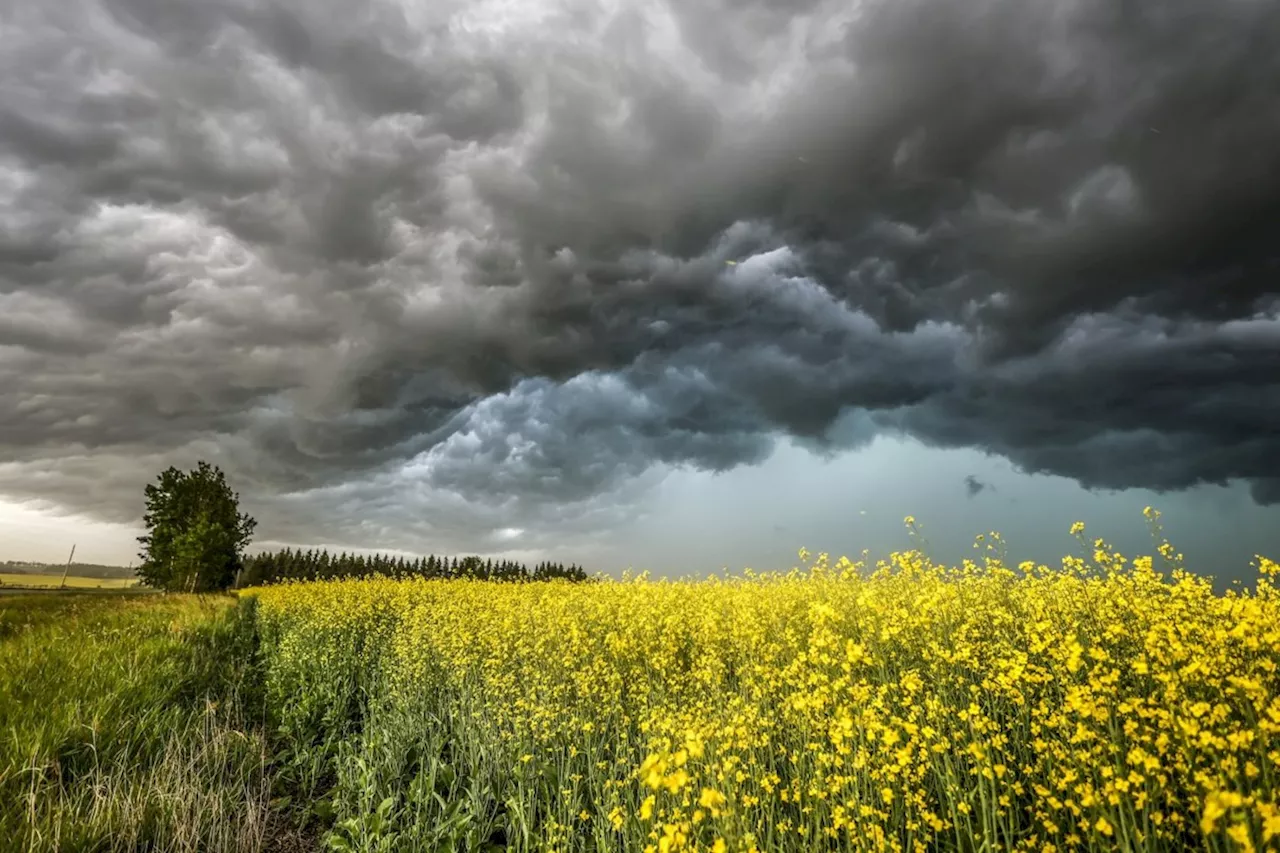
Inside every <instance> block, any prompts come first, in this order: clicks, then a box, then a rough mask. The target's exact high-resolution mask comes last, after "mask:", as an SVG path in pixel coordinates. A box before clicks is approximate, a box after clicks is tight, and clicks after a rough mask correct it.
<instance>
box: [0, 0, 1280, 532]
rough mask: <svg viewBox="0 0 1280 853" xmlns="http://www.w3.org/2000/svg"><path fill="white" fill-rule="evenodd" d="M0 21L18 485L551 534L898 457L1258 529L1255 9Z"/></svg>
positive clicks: (1273, 104)
mask: <svg viewBox="0 0 1280 853" xmlns="http://www.w3.org/2000/svg"><path fill="white" fill-rule="evenodd" d="M0 20H2V21H3V27H2V28H0V491H3V492H5V493H8V494H10V495H13V496H18V497H39V498H43V499H47V500H51V501H54V502H56V503H58V504H59V505H61V506H64V507H68V508H74V509H79V510H86V511H90V512H92V513H95V514H97V515H100V516H104V517H107V516H109V517H132V515H133V514H134V511H133V509H128V510H126V509H122V507H126V506H127V507H133V504H134V503H136V501H135V496H136V492H137V490H138V488H139V487H140V484H141V482H143V481H144V480H145V479H146V478H147V477H148V476H150V473H151V468H152V467H153V466H154V465H156V464H160V463H161V462H162V461H164V460H170V459H172V460H177V461H188V462H189V461H191V460H193V459H194V458H196V457H198V456H204V457H209V458H216V459H217V460H219V461H220V462H221V463H222V464H224V465H225V466H226V467H228V468H229V469H231V470H232V471H233V472H234V473H235V474H236V475H237V476H238V477H239V478H240V482H242V483H244V484H245V485H244V486H242V488H244V490H245V491H246V492H248V491H251V490H252V491H253V492H254V493H256V494H259V495H261V496H262V498H261V499H262V500H264V501H278V500H283V499H282V498H281V499H277V498H273V497H271V496H272V495H280V494H282V493H286V492H304V493H308V494H310V495H312V497H313V499H314V500H315V501H317V504H316V506H323V507H324V508H325V510H324V511H325V512H326V513H330V515H332V514H333V513H337V514H344V513H345V514H351V513H353V512H355V510H353V509H352V506H353V504H352V503H351V502H355V503H357V504H359V505H360V506H363V507H365V508H366V509H367V511H368V514H369V517H370V518H371V519H376V520H375V521H371V522H370V523H376V524H383V525H384V526H385V525H387V524H391V521H390V519H393V518H394V517H395V516H396V512H395V511H394V509H393V508H392V507H390V506H389V505H388V504H387V502H386V499H385V497H384V498H382V499H380V498H378V495H380V494H381V495H384V496H385V495H386V494H389V493H391V492H395V493H396V494H401V493H402V491H403V489H412V488H418V489H422V490H427V491H429V492H431V494H434V495H436V496H437V497H435V498H432V499H431V500H433V501H437V502H438V501H454V500H461V501H463V504H464V505H465V506H467V507H470V508H471V509H469V510H465V511H464V510H463V509H457V510H456V513H455V515H456V516H457V517H456V518H455V520H454V521H453V522H451V523H452V524H453V525H454V526H455V529H462V528H465V527H467V524H466V523H465V522H464V521H462V520H460V519H461V518H462V517H463V516H465V515H466V513H467V512H471V513H472V516H471V517H473V518H480V517H481V515H485V512H487V511H485V512H481V511H480V510H479V509H477V507H486V506H487V507H493V506H499V505H501V506H504V507H505V508H506V511H507V512H508V515H510V516H511V517H516V518H524V519H526V520H528V522H529V524H535V523H537V524H544V525H545V524H550V523H551V520H550V516H548V515H547V513H552V515H554V516H555V517H556V518H560V519H561V521H563V519H564V518H565V517H567V516H568V515H573V514H577V515H579V516H580V515H581V514H582V510H581V507H582V506H586V505H587V504H590V503H591V502H592V501H596V502H599V501H602V500H603V499H602V498H600V496H601V495H605V494H614V493H617V491H618V490H619V489H624V488H626V484H627V483H629V482H632V481H633V480H634V479H635V478H637V477H640V476H641V475H643V474H644V472H646V471H649V470H653V466H655V465H661V466H681V465H691V466H694V467H697V468H703V469H708V470H725V469H727V468H730V467H733V466H735V465H740V464H747V463H752V462H755V461H758V460H760V459H762V458H764V457H765V456H766V455H767V454H768V453H769V451H770V448H771V446H772V442H773V440H774V438H775V437H776V436H777V435H779V434H782V433H787V434H791V435H793V436H796V437H797V438H799V439H800V440H801V441H802V442H804V443H806V444H807V446H811V447H813V448H815V449H818V450H822V449H823V448H830V447H835V446H841V445H844V444H847V443H849V442H861V441H865V440H866V438H867V436H868V435H869V434H871V433H872V432H874V430H876V429H886V430H899V431H905V432H907V433H910V434H912V435H915V436H917V437H920V438H922V439H924V440H926V441H928V442H931V443H935V444H939V445H946V446H974V447H980V448H984V449H986V450H989V451H991V452H994V453H998V454H1001V455H1004V456H1006V457H1008V458H1010V459H1012V460H1013V461H1015V462H1016V463H1018V464H1019V465H1020V466H1022V467H1024V468H1026V469H1028V470H1035V471H1045V472H1053V473H1057V474H1063V475H1066V476H1070V477H1073V478H1076V479H1078V480H1079V481H1081V482H1082V483H1084V484H1086V485H1091V486H1104V487H1124V486H1146V487H1152V488H1157V489H1178V488H1183V487H1186V486H1189V485H1192V484H1195V483H1198V482H1206V481H1208V482H1219V481H1226V480H1233V479H1244V480H1248V481H1250V483H1251V486H1252V494H1253V495H1254V497H1255V498H1256V499H1257V500H1258V501H1260V502H1276V501H1277V500H1278V499H1280V488H1278V487H1277V486H1276V482H1277V481H1276V479H1275V478H1274V477H1270V476H1269V474H1270V468H1269V467H1268V465H1269V464H1272V463H1271V462H1270V461H1269V460H1274V459H1276V458H1280V319H1278V318H1277V308H1278V304H1280V303H1278V302H1277V300H1276V297H1275V293H1276V291H1277V287H1276V285H1275V282H1276V280H1277V275H1280V250H1277V249H1276V248H1275V246H1276V245H1280V241H1277V239H1276V238H1277V237H1278V236H1280V234H1277V230H1278V229H1280V226H1277V225H1276V223H1277V222H1280V50H1277V49H1276V48H1277V45H1280V8H1277V7H1276V6H1275V4H1268V3H1260V2H1250V0H1230V2H1224V3H1216V4H1204V3H1196V2H1190V0H1175V2H1171V3H1165V4H1161V5H1159V6H1150V5H1146V6H1143V5H1139V4H1134V3H1111V2H1103V0H1078V2H1068V3H1060V2H1048V0H1037V2H1031V3H1016V2H1012V0H983V2H977V3H964V4H954V3H943V2H939V0H873V2H869V3H864V4H855V5H853V6H851V5H850V4H842V3H835V2H820V0H812V2H805V3H802V4H790V3H777V2H767V0H760V2H744V0H697V2H682V3H670V4H666V3H657V2H655V3H649V4H625V5H623V6H621V7H620V8H611V7H610V6H609V5H607V4H606V5H596V4H593V3H559V2H545V3H527V4H517V5H515V6H512V5H511V4H501V3H495V4H492V5H489V4H485V3H480V4H474V3H466V4H462V3H432V4H406V5H404V6H401V5H400V4H398V3H394V2H377V3H373V4H365V5H364V6H362V7H360V10H359V11H358V12H357V11H352V7H351V6H350V5H349V4H338V3H336V2H322V3H316V2H307V3H303V2H300V1H299V2H282V3H273V4H263V3H258V2H253V0H200V2H195V0H166V2H159V0H78V1H77V2H66V3H54V4H49V3H35V2H19V3H18V4H16V5H14V4H10V5H8V6H7V7H6V8H5V11H2V12H0ZM406 471H407V472H411V473H412V479H411V481H406V480H405V477H407V476H409V475H408V474H406V473H404V472H406ZM388 478H391V479H388ZM392 481H394V482H395V483H398V484H400V485H397V486H395V487H394V488H393V487H392V486H391V485H388V483H390V482H392ZM355 482H361V483H365V484H366V485H365V486H361V487H360V488H358V489H357V488H356V487H355V486H352V485H351V484H352V483H355ZM406 483H411V484H416V485H405V484H406ZM368 484H382V487H383V491H378V490H377V489H374V487H373V486H370V485H368ZM343 488H348V489H352V491H351V492H350V493H349V494H348V495H347V496H346V497H344V498H343V499H342V500H343V501H347V503H326V502H327V501H331V499H332V495H334V494H337V492H335V491H334V490H335V489H337V490H340V489H343ZM371 489H372V490H371ZM387 490H390V492H389V491H387ZM326 496H328V497H326ZM333 500H336V499H333ZM512 502H514V503H512ZM584 502H585V503H584ZM410 503H411V504H412V505H414V506H418V504H416V503H413V502H412V501H410ZM607 503H608V502H607V501H605V502H604V504H607ZM557 504H561V505H563V506H565V507H569V509H566V510H564V511H563V513H561V514H556V513H555V511H554V510H552V509H547V508H546V507H554V506H555V505H557ZM604 504H602V505H604ZM433 505H434V504H433ZM450 505H452V504H450ZM284 507H285V504H279V503H277V509H276V510H275V511H276V512H277V513H278V515H277V518H278V519H279V521H278V524H279V525H280V527H281V528H282V529H283V528H284V527H286V526H288V525H287V524H286V522H285V520H284V519H285V517H286V515H287V513H286V511H285V509H284ZM574 507H576V509H575V508H574ZM441 512H442V513H443V512H444V510H441ZM444 514H445V515H446V516H448V517H451V518H452V517H454V516H451V515H449V514H448V513H444ZM303 515H305V514H302V515H300V516H299V517H303ZM485 517H486V518H488V515H485ZM495 517H496V516H495ZM484 523H485V524H488V523H489V522H488V521H485V522H484ZM303 526H305V525H303ZM506 526H511V527H518V526H519V524H517V523H516V522H512V523H510V524H507V525H506ZM295 528H297V525H294V527H292V528H290V529H295ZM299 535H301V534H300V533H299ZM351 535H357V533H352V534H351ZM359 535H363V534H359Z"/></svg>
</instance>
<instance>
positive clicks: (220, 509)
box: [138, 462, 257, 592]
mask: <svg viewBox="0 0 1280 853" xmlns="http://www.w3.org/2000/svg"><path fill="white" fill-rule="evenodd" d="M145 495H146V501H147V511H146V514H145V515H143V517H142V520H143V523H144V524H145V525H146V527H147V533H146V535H145V536H139V537H138V541H139V542H141V543H142V547H143V550H142V553H141V555H140V556H141V558H142V565H141V566H140V567H139V568H138V575H139V576H140V577H141V578H142V579H143V580H144V581H145V582H146V583H147V584H148V585H150V586H152V587H155V588H157V589H166V590H175V591H184V592H198V591H204V590H214V589H226V588H228V587H229V586H231V584H232V582H233V581H234V580H235V577H236V574H237V573H238V572H239V571H240V569H241V568H242V565H243V560H242V555H243V553H244V549H245V546H246V545H248V544H249V540H250V539H251V538H252V536H253V530H254V528H255V527H256V526H257V522H256V521H254V520H253V519H252V518H250V517H249V516H248V515H246V514H244V513H241V512H240V496H239V495H238V494H236V493H235V492H233V491H231V487H230V486H228V485H227V480H226V476H225V475H224V474H223V473H222V470H221V469H219V468H218V467H217V466H213V465H210V464H209V463H207V462H200V463H199V464H198V465H197V466H196V468H195V470H193V471H189V472H188V471H179V470H178V469H177V468H173V467H170V468H169V469H168V470H166V471H163V472H162V473H161V474H160V477H159V479H158V482H156V483H154V484H151V485H148V486H147V487H146V490H145Z"/></svg>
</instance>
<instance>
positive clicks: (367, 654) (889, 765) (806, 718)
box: [247, 531, 1280, 853]
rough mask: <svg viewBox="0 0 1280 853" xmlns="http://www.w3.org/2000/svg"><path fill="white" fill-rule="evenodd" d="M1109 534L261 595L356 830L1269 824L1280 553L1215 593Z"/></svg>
mask: <svg viewBox="0 0 1280 853" xmlns="http://www.w3.org/2000/svg"><path fill="white" fill-rule="evenodd" d="M1077 532H1081V531H1077ZM1089 546H1090V548H1091V549H1093V550H1095V552H1096V553H1095V554H1094V557H1095V558H1096V559H1095V560H1094V561H1093V563H1092V564H1089V563H1086V561H1084V560H1080V559H1076V558H1068V559H1066V560H1064V564H1063V566H1062V567H1061V568H1059V569H1050V568H1047V567H1045V566H1033V565H1031V564H1023V565H1022V566H1020V567H1019V568H1018V569H1017V570H1014V569H1010V568H1008V567H1006V566H1005V565H1003V563H1001V561H1000V560H999V559H998V558H996V557H993V556H988V557H987V558H985V559H983V560H981V561H976V562H975V561H966V562H965V563H964V564H963V565H961V566H959V567H954V568H951V567H943V566H938V565H934V564H932V563H930V562H929V561H928V560H927V559H926V558H925V557H924V556H923V555H922V554H920V553H917V552H906V553H900V554H895V555H894V556H893V557H892V558H891V559H890V560H888V561H886V562H884V563H881V564H879V565H876V566H864V565H862V564H858V563H851V562H849V561H848V560H841V561H840V562H838V563H836V564H834V565H832V564H830V563H829V561H828V559H827V558H826V556H825V555H819V557H818V558H817V559H816V560H815V561H814V562H812V563H811V564H809V565H807V566H805V567H803V568H802V569H799V570H795V571H792V572H790V573H787V574H781V575H762V574H756V573H752V574H750V575H748V576H747V577H742V578H729V579H724V578H720V579H710V580H701V581H652V580H648V579H647V578H640V579H628V580H627V581H625V582H617V581H602V582H599V583H588V584H580V585H571V584H567V583H563V582H545V583H527V584H511V585H504V584H493V583H485V582H479V581H434V580H433V581H425V580H420V579H419V580H405V581H395V580H389V579H373V580H363V581H336V582H321V583H310V584H295V585H286V586H276V587H268V588H263V589H257V590H251V591H249V592H248V593H247V594H248V595H250V596H252V597H253V598H255V599H256V602H257V605H256V606H257V612H258V619H259V624H260V628H261V631H260V634H261V643H262V648H261V653H262V655H263V659H264V662H265V664H266V673H267V676H266V677H267V683H266V690H267V695H268V701H269V704H270V707H271V709H272V713H273V715H274V717H275V719H276V720H277V721H278V725H279V729H280V732H281V738H282V739H283V742H285V743H288V744H289V745H291V747H292V749H293V750H294V751H295V753H296V754H297V755H299V756H304V757H309V760H310V761H311V762H312V763H311V764H309V765H307V766H310V767H313V768H314V769H315V770H314V773H313V774H312V776H311V777H308V778H314V779H316V780H324V779H327V780H336V781H333V782H332V789H331V791H329V792H328V793H329V794H330V796H331V801H332V802H333V804H334V809H335V810H336V811H337V818H336V820H335V825H336V826H338V827H339V829H337V830H335V832H336V833H337V834H339V835H341V834H342V833H346V834H347V835H345V836H343V838H344V840H345V841H347V842H348V844H349V847H350V848H351V849H396V850H400V849H405V850H416V849H421V850H437V849H476V848H474V847H470V846H468V845H470V844H472V843H473V841H474V843H476V844H479V843H480V842H481V841H484V840H485V839H489V838H500V839H501V843H502V844H505V845H506V846H508V847H510V848H512V849H518V850H539V851H543V850H546V851H551V850H555V851H570V850H581V851H587V850H636V851H642V850H654V851H677V850H690V851H716V852H717V853H728V851H752V850H754V851H779V850H780V851H786V850H815V849H823V850H827V849H844V850H877V851H879V850H904V851H906V850H925V849H943V850H974V849H991V850H995V849H1002V850H1003V849H1012V850H1036V851H1041V850H1083V849H1105V850H1113V849H1125V850H1135V851H1136V850H1181V849H1193V848H1203V847H1205V846H1211V847H1213V848H1214V849H1221V850H1228V849H1259V850H1261V849H1274V848H1275V845H1277V843H1280V672H1278V667H1280V595H1277V593H1276V589H1275V587H1274V586H1273V585H1272V583H1273V582H1272V578H1273V577H1274V575H1276V573H1277V567H1276V564H1275V563H1274V562H1271V561H1269V560H1265V559H1261V558H1260V559H1259V568H1260V569H1261V571H1260V573H1259V580H1258V582H1257V584H1256V586H1255V588H1254V589H1253V590H1251V591H1244V592H1242V591H1238V590H1234V591H1231V592H1228V593H1226V594H1215V592H1214V591H1213V588H1212V586H1211V584H1210V583H1209V582H1207V581H1205V580H1203V579H1200V578H1197V577H1195V576H1193V575H1190V574H1188V573H1186V572H1185V571H1183V570H1181V569H1180V568H1174V569H1173V570H1172V571H1171V572H1169V573H1168V574H1167V575H1166V574H1161V573H1160V572H1158V571H1157V570H1156V569H1155V568H1154V565H1155V561H1153V560H1152V559H1151V558H1139V559H1136V560H1133V561H1128V560H1126V559H1125V558H1124V557H1123V556H1121V555H1119V554H1116V553H1114V552H1113V550H1112V549H1110V548H1109V547H1107V546H1106V544H1105V543H1089ZM1170 550H1171V549H1170ZM806 556H808V555H807V553H806ZM317 784H320V783H319V782H317ZM325 784H326V785H327V784H329V783H328V782H326V783H325ZM321 793H325V791H320V790H318V791H317V792H316V795H317V796H319V795H320V794H321ZM380 804H382V812H381V815H382V817H381V818H380V819H379V820H378V821H376V822H374V821H372V819H370V818H369V817H368V816H369V815H371V814H376V813H378V812H377V810H378V808H379V806H380ZM375 824H376V827H377V829H376V832H375V830H374V829H370V827H371V826H375ZM353 826H355V827H358V832H357V830H356V829H351V828H350V827H353ZM342 827H347V828H345V829H344V828H342ZM370 833H373V834H372V835H371V834H370ZM377 833H383V834H384V835H385V836H386V837H392V838H393V840H394V843H393V842H387V846H386V847H385V848H384V847H379V846H378V843H379V842H378V840H377V838H375V837H374V836H375V835H377ZM449 833H455V834H454V835H450V834H449ZM467 833H470V834H467ZM379 837H381V836H379ZM468 839H472V840H468ZM476 839H478V841H476Z"/></svg>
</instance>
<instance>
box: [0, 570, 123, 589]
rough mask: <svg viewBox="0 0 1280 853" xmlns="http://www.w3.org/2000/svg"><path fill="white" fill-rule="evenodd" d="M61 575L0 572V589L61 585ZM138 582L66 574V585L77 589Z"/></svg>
mask: <svg viewBox="0 0 1280 853" xmlns="http://www.w3.org/2000/svg"><path fill="white" fill-rule="evenodd" d="M62 582H63V581H62V575H46V574H36V573H34V572H33V573H30V574H28V573H23V572H0V589H4V588H6V587H24V588H26V587H30V588H45V587H58V586H61V585H62ZM139 584H140V581H139V580H138V579H137V578H86V577H77V576H75V575H68V576H67V579H66V585H67V586H68V587H74V588H77V589H130V588H132V587H136V586H138V585H139Z"/></svg>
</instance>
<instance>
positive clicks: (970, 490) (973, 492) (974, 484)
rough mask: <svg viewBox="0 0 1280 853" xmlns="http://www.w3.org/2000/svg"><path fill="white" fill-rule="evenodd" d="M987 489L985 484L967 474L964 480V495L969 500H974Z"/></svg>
mask: <svg viewBox="0 0 1280 853" xmlns="http://www.w3.org/2000/svg"><path fill="white" fill-rule="evenodd" d="M989 488H991V487H990V486H989V485H988V484H987V483H984V482H982V481H981V480H979V479H978V478H977V477H975V476H974V475H973V474H969V475H968V476H966V477H965V478H964V490H965V493H966V494H967V495H968V496H969V497H971V498H976V497H977V496H978V495H980V494H982V492H984V491H986V490H987V489H989Z"/></svg>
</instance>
